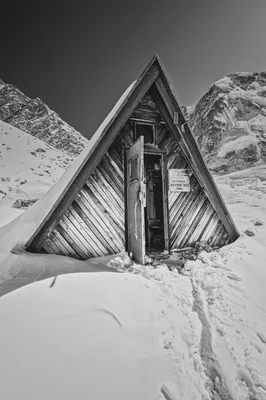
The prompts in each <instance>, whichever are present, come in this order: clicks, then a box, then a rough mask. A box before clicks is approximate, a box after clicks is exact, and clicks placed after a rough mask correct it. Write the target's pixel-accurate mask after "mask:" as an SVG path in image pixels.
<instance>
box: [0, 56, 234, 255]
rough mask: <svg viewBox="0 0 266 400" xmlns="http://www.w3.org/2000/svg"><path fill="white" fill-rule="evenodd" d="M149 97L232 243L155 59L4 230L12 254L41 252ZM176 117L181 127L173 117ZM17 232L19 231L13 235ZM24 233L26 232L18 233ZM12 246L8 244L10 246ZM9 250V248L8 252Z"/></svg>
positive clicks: (217, 197) (226, 217)
mask: <svg viewBox="0 0 266 400" xmlns="http://www.w3.org/2000/svg"><path fill="white" fill-rule="evenodd" d="M148 91H149V93H150V94H151V95H152V97H153V100H154V101H155V103H156V106H157V107H158V109H159V110H160V112H161V114H162V116H163V118H164V120H165V122H166V123H167V125H168V128H169V130H170V131H171V133H172V134H173V136H174V137H175V138H176V140H177V141H178V144H179V146H180V148H181V150H182V151H183V154H184V156H185V157H186V160H187V162H188V164H189V166H190V168H191V170H192V171H193V173H194V175H195V176H196V178H197V179H198V181H199V183H200V185H201V186H202V188H203V189H204V191H205V193H206V195H207V197H208V198H209V200H210V201H211V203H212V205H213V207H214V209H215V210H216V212H217V214H218V216H219V218H220V219H221V221H222V223H223V225H224V227H225V228H226V230H227V232H228V234H229V236H230V238H231V240H235V239H236V238H237V237H238V236H239V233H238V231H237V229H236V227H235V225H234V222H233V220H232V218H231V216H230V214H229V211H228V209H227V207H226V205H225V203H224V201H223V199H222V196H221V194H220V192H219V190H218V188H217V186H216V184H215V182H214V180H213V178H212V176H211V174H210V172H209V170H208V167H207V166H206V164H205V162H204V160H203V157H202V155H201V153H200V150H199V148H198V146H197V143H196V141H195V139H194V137H193V135H192V133H191V130H190V128H189V125H188V124H187V122H186V120H185V118H184V115H183V113H182V110H181V107H180V105H179V103H178V100H177V97H176V94H175V93H174V90H173V86H172V84H171V81H170V79H169V77H168V75H167V73H166V71H165V69H164V67H163V65H162V63H161V61H160V59H159V57H158V56H157V55H156V56H155V57H153V59H152V60H151V61H150V63H149V64H148V66H147V67H146V68H145V70H144V71H143V73H142V74H141V75H140V77H139V79H138V80H136V81H135V82H133V83H132V84H131V85H130V86H129V87H128V89H127V90H126V91H125V92H124V94H123V95H122V96H121V98H120V99H119V101H118V102H117V103H116V105H115V107H114V108H113V109H112V111H111V112H110V113H109V114H108V116H107V117H106V118H105V120H104V121H103V123H102V124H101V125H100V127H99V128H98V129H97V131H96V132H95V133H94V135H93V136H92V138H91V139H90V141H89V143H88V146H86V148H85V149H84V150H83V151H82V153H81V154H80V156H79V157H77V159H76V160H74V162H73V164H72V165H71V166H70V167H69V169H68V170H67V171H66V172H65V173H64V174H63V176H62V177H61V178H60V179H59V180H58V181H57V182H56V183H55V184H54V185H53V187H52V188H51V189H50V190H49V191H48V192H47V193H46V194H45V195H44V196H43V197H42V198H41V199H40V200H39V201H38V202H37V203H35V204H34V205H33V206H32V207H31V208H30V209H29V210H27V211H26V212H25V213H24V214H23V215H22V216H20V217H19V218H17V219H16V220H15V221H12V222H11V224H9V226H6V228H5V240H4V242H5V243H6V245H4V246H3V242H2V246H1V231H0V250H1V247H5V248H6V249H7V247H8V248H9V249H10V248H12V247H13V246H14V245H15V244H16V243H17V242H23V243H25V244H26V247H27V248H28V249H29V250H30V251H38V250H39V249H40V247H41V240H42V238H43V236H44V234H46V233H48V232H50V231H51V230H52V229H53V228H54V227H55V226H56V224H57V223H58V221H59V220H60V218H61V217H62V215H63V214H64V212H65V211H66V210H67V208H68V207H69V205H70V204H71V203H72V201H73V200H74V198H75V196H76V195H77V193H78V192H79V190H80V189H81V188H82V186H83V184H84V182H85V181H86V179H87V177H88V176H89V175H90V174H91V173H92V172H93V170H94V169H95V168H96V166H97V165H98V163H99V161H100V160H101V159H102V157H103V156H104V154H105V153H106V152H107V150H108V148H109V147H110V145H111V143H112V142H113V140H114V139H115V137H116V136H117V135H118V133H119V131H120V130H121V128H122V127H123V126H124V125H125V123H126V122H127V120H128V119H129V117H130V116H131V114H132V112H133V111H134V109H135V108H136V107H137V105H138V103H139V101H140V100H141V99H142V98H143V96H144V95H145V94H146V93H147V92H148ZM175 113H178V124H175V123H174V115H175ZM15 226H16V227H17V229H14V228H15ZM19 226H20V227H22V229H21V228H20V227H19ZM8 243H9V244H8ZM10 246H11V247H10Z"/></svg>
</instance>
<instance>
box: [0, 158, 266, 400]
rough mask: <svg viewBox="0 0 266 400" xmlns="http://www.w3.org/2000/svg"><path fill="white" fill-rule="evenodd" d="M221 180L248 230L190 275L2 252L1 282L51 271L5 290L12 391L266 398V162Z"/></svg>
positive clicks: (0, 312) (7, 378)
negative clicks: (114, 270) (121, 270)
mask: <svg viewBox="0 0 266 400" xmlns="http://www.w3.org/2000/svg"><path fill="white" fill-rule="evenodd" d="M216 179H217V183H218V185H219V187H220V189H221V191H222V194H223V195H224V198H225V200H226V203H227V205H228V207H229V209H230V211H231V213H232V215H233V218H234V220H235V221H236V223H237V226H238V228H239V229H240V231H241V237H240V238H239V239H238V240H237V241H236V242H235V243H233V244H231V245H229V246H225V247H224V248H223V249H221V250H220V251H216V252H212V253H206V252H202V253H201V255H200V257H199V259H198V260H196V261H189V262H187V263H186V265H185V268H184V270H183V272H182V274H179V273H178V272H177V271H176V270H174V271H173V272H171V271H169V269H168V268H167V267H166V266H164V265H161V266H159V267H158V268H154V267H152V266H145V267H142V266H139V265H134V266H133V273H129V272H126V273H123V274H118V273H111V272H103V273H97V272H96V273H75V274H70V275H60V276H58V277H57V278H56V280H54V278H53V277H52V275H53V274H55V273H56V271H61V273H66V272H73V271H83V272H86V271H90V272H92V271H95V270H97V268H99V270H104V268H103V266H102V265H97V264H95V267H94V268H93V262H92V261H88V262H82V261H78V260H76V261H74V260H71V259H69V258H67V257H60V256H54V255H44V254H36V255H34V254H27V253H26V252H23V251H22V252H19V251H18V253H17V254H9V253H8V252H7V251H6V252H5V253H4V254H2V257H3V258H2V259H3V263H2V264H1V265H4V266H5V268H4V269H3V268H2V269H1V276H0V278H1V279H0V289H1V288H3V289H5V287H6V288H7V290H6V292H7V291H9V290H11V289H12V283H13V284H14V283H15V284H16V285H18V286H19V285H21V284H25V283H29V282H32V281H34V280H39V279H44V278H47V279H45V280H42V281H39V282H35V283H32V284H30V285H27V286H24V287H23V288H21V289H18V290H15V291H12V292H10V293H8V294H6V295H5V296H3V297H1V299H0V320H1V329H0V354H1V358H0V376H1V394H2V397H3V398H4V399H5V400H17V399H18V398H25V399H27V400H31V399H32V400H33V399H34V400H35V399H36V398H37V399H38V400H42V399H43V400H44V399H45V400H46V399H53V398H54V399H56V400H57V399H58V400H59V399H64V400H68V399H71V400H72V399H73V398H75V399H79V400H80V399H81V400H82V399H88V398H93V399H99V400H105V399H112V398H115V399H123V400H124V399H129V400H130V399H132V400H133V399H134V400H135V399H138V400H142V399H143V400H147V399H152V400H154V399H156V400H164V399H167V400H168V399H178V400H179V399H184V400H198V399H203V400H211V399H227V400H246V399H247V400H248V399H253V400H265V399H266V291H265V282H266V269H265V265H266V201H265V200H266V168H265V166H260V167H255V168H252V169H249V170H246V171H239V172H237V173H232V174H229V175H225V176H221V177H217V178H216ZM245 232H246V233H245ZM251 235H253V236H251ZM4 261H5V262H4ZM99 261H100V260H99ZM101 262H102V263H105V262H104V259H102V260H101ZM107 268H108V267H107ZM57 273H58V272H57ZM48 277H49V278H48ZM19 281H20V282H19ZM8 285H10V287H9V288H8ZM16 287H17V286H16ZM1 290H2V289H1ZM2 293H5V290H4V291H3V292H2ZM167 393H168V395H167ZM167 396H168V397H167ZM169 396H170V397H169Z"/></svg>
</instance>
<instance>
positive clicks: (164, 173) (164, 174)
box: [144, 145, 170, 251]
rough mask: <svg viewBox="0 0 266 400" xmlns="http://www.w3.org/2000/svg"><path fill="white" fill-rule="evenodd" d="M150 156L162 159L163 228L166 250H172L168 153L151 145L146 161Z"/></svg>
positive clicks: (145, 151) (146, 152)
mask: <svg viewBox="0 0 266 400" xmlns="http://www.w3.org/2000/svg"><path fill="white" fill-rule="evenodd" d="M146 154H150V155H154V156H160V157H161V166H162V169H161V174H162V190H163V193H162V194H163V226H164V248H165V250H168V251H169V250H170V240H169V237H170V235H169V233H170V232H169V210H168V173H167V163H166V153H165V151H163V150H160V149H158V148H151V146H149V145H146V146H145V145H144V160H145V155H146Z"/></svg>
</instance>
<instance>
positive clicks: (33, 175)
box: [0, 121, 73, 226]
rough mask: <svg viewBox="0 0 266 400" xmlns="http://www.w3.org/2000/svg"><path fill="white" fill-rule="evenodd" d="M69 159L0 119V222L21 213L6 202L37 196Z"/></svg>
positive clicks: (55, 178) (0, 224) (57, 175)
mask: <svg viewBox="0 0 266 400" xmlns="http://www.w3.org/2000/svg"><path fill="white" fill-rule="evenodd" d="M72 160H73V158H72V157H70V156H68V155H67V154H66V153H64V152H62V151H58V150H56V149H55V148H53V147H51V146H50V145H48V144H46V143H45V142H43V141H42V140H39V139H37V138H36V137H33V136H31V135H29V134H27V133H25V132H22V131H21V130H19V129H17V128H15V127H14V126H12V125H10V124H7V123H5V122H3V121H0V226H2V225H4V224H6V223H7V222H9V221H10V220H11V219H12V218H13V217H14V216H16V215H18V214H20V213H21V210H20V209H14V208H13V209H10V205H13V204H14V203H15V201H16V200H18V199H22V200H24V199H29V200H36V199H39V198H40V197H41V196H42V195H43V194H44V193H45V192H46V191H47V190H48V189H49V188H50V187H51V186H52V185H53V183H54V182H55V181H57V179H58V178H59V177H60V176H61V175H62V174H63V173H64V172H65V170H66V169H67V167H68V166H69V165H70V163H71V162H72ZM7 209H9V210H10V211H9V212H7Z"/></svg>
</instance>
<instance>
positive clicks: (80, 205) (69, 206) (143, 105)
mask: <svg viewBox="0 0 266 400" xmlns="http://www.w3.org/2000/svg"><path fill="white" fill-rule="evenodd" d="M27 213H28V217H27V216H25V217H24V216H23V220H24V223H25V226H27V223H26V222H25V221H26V219H27V218H29V219H30V220H31V222H32V223H31V228H30V229H28V231H27V233H26V248H27V250H28V251H31V252H46V253H55V254H61V255H67V256H71V257H75V258H79V259H88V258H91V257H97V256H102V255H108V254H115V253H118V252H120V251H121V250H122V249H124V248H125V247H126V249H127V250H128V251H129V252H132V253H133V258H134V259H135V260H136V261H138V262H140V263H144V260H145V253H146V249H147V247H157V248H158V247H161V249H162V250H163V249H173V248H184V247H186V246H190V245H193V244H195V243H196V242H197V241H206V242H208V243H209V244H210V245H224V244H228V243H230V242H232V241H234V240H235V239H237V237H238V236H239V234H238V231H237V229H236V227H235V225H234V222H233V220H232V218H231V216H230V214H229V212H228V209H227V207H226V205H225V203H224V201H223V199H222V197H221V194H220V192H219V190H218V188H217V186H216V185H215V183H214V180H213V178H212V176H211V174H210V172H209V170H208V168H207V166H206V164H205V162H204V160H203V158H202V155H201V153H200V151H199V148H198V146H197V144H196V142H195V140H194V138H193V135H192V133H191V131H190V128H189V126H188V124H187V122H186V120H185V119H184V116H183V114H182V111H181V108H180V106H179V104H178V101H177V98H176V96H175V94H174V91H173V88H172V85H171V82H170V80H169V78H168V76H167V74H166V71H165V69H164V67H163V66H162V64H161V62H160V60H159V58H158V57H157V56H155V57H154V58H153V59H152V60H151V62H150V63H149V65H148V66H147V67H146V68H145V70H144V72H143V73H142V74H141V76H140V78H139V79H138V80H137V81H135V82H134V83H133V84H132V85H131V86H130V87H129V88H128V89H127V91H126V92H125V93H124V95H123V96H122V97H121V99H120V100H119V102H118V103H117V104H116V106H115V107H114V109H113V110H112V111H111V113H110V114H109V115H108V116H107V118H106V119H105V121H104V122H103V124H102V125H101V126H100V127H99V129H98V130H97V132H96V133H95V134H94V135H93V137H92V138H91V140H90V142H89V145H88V147H87V148H86V149H85V150H84V151H83V153H82V154H81V155H80V156H79V158H78V159H76V160H75V161H74V163H73V165H72V166H71V167H70V168H69V170H68V171H67V172H66V173H65V174H64V175H63V177H62V178H61V179H60V180H59V181H58V182H57V183H56V184H55V185H54V187H52V188H51V189H50V191H49V192H47V193H46V195H45V196H44V198H42V199H41V200H39V202H37V203H36V204H35V205H34V206H33V207H32V209H29V210H28V211H27V212H26V214H27ZM34 215H35V217H34ZM33 221H35V222H33ZM27 235H28V237H27ZM24 237H25V236H24Z"/></svg>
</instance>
